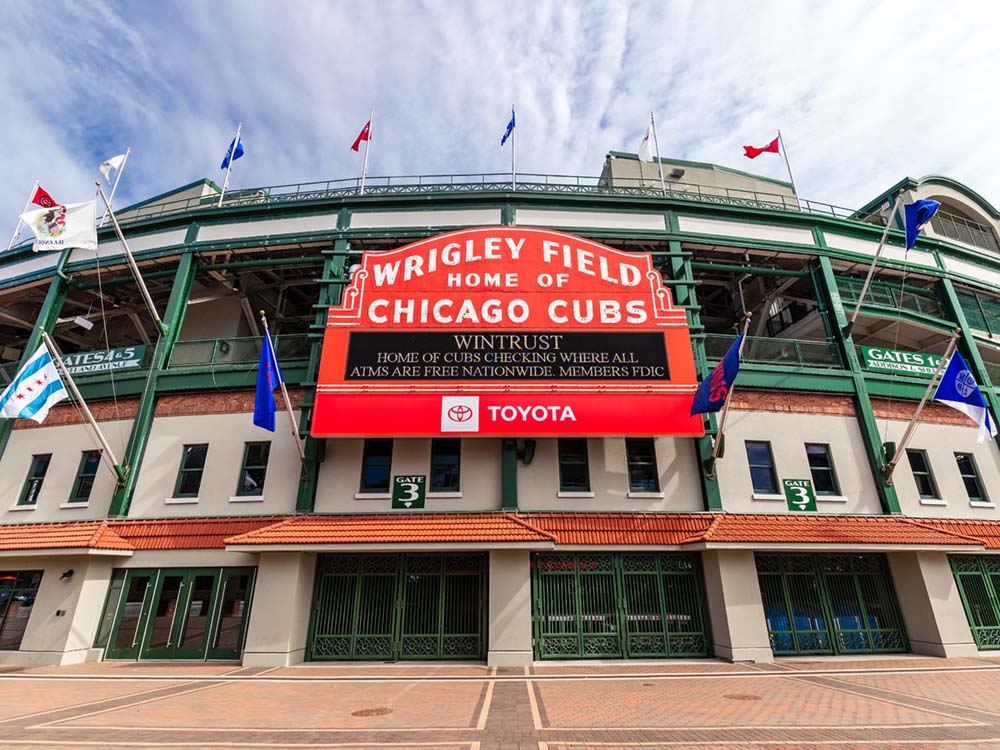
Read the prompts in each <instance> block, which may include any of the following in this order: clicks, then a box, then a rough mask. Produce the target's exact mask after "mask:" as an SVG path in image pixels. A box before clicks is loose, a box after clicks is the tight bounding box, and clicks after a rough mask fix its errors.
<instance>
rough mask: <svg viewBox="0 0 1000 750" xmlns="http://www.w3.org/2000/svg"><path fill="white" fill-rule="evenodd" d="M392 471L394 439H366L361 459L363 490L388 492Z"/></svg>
mask: <svg viewBox="0 0 1000 750" xmlns="http://www.w3.org/2000/svg"><path fill="white" fill-rule="evenodd" d="M391 471H392V439H391V438H389V439H384V438H381V439H377V440H365V454H364V458H362V459H361V491H362V492H388V491H389V474H390V472H391Z"/></svg>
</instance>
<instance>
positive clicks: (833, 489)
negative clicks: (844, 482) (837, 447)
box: [806, 443, 840, 495]
mask: <svg viewBox="0 0 1000 750" xmlns="http://www.w3.org/2000/svg"><path fill="white" fill-rule="evenodd" d="M806 457H807V458H808V459H809V471H810V472H811V473H812V479H813V488H814V489H815V490H816V494H817V495H839V494H840V486H839V485H838V484H837V472H835V471H834V470H833V456H831V455H830V446H829V445H825V444H821V443H806Z"/></svg>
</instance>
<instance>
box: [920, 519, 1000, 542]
mask: <svg viewBox="0 0 1000 750" xmlns="http://www.w3.org/2000/svg"><path fill="white" fill-rule="evenodd" d="M919 522H920V523H921V524H922V525H923V526H930V527H931V528H934V529H940V530H941V531H946V532H948V533H950V534H961V535H962V536H968V537H973V538H974V539H982V541H983V546H984V547H986V549H1000V521H978V520H957V519H956V520H950V519H937V518H934V519H931V518H921V519H919Z"/></svg>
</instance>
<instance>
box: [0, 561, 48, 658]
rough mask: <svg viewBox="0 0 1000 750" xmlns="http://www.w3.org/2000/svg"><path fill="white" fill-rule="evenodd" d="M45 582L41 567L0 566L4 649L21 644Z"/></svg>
mask: <svg viewBox="0 0 1000 750" xmlns="http://www.w3.org/2000/svg"><path fill="white" fill-rule="evenodd" d="M41 582H42V571H40V570H22V571H16V570H0V650H2V651H16V650H17V649H19V648H20V647H21V638H22V637H23V636H24V631H25V630H26V629H27V627H28V618H29V617H30V616H31V609H32V607H34V605H35V595H36V594H38V586H39V584H40V583H41Z"/></svg>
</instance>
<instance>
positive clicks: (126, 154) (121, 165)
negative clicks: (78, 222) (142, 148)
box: [98, 146, 231, 227]
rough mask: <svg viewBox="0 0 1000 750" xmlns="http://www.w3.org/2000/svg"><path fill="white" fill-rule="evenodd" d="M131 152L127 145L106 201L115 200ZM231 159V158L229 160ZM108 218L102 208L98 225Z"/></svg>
mask: <svg viewBox="0 0 1000 750" xmlns="http://www.w3.org/2000/svg"><path fill="white" fill-rule="evenodd" d="M131 153H132V147H131V146H129V147H128V148H127V149H125V158H124V159H122V163H121V164H119V165H118V174H116V175H115V184H114V185H112V186H111V195H109V196H108V203H109V204H111V203H114V202H115V191H116V190H117V189H118V180H120V179H121V178H122V172H124V171H125V162H127V161H128V155H129V154H131ZM230 161H231V160H230ZM107 220H108V210H107V209H104V216H102V217H101V223H100V224H99V225H98V226H102V227H103V226H104V222H106V221H107Z"/></svg>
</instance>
